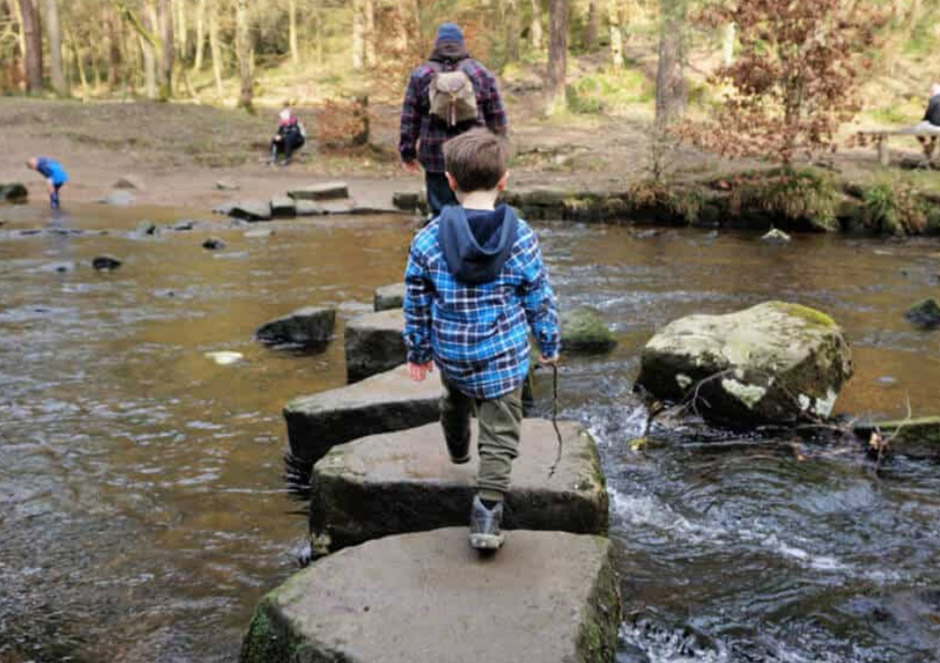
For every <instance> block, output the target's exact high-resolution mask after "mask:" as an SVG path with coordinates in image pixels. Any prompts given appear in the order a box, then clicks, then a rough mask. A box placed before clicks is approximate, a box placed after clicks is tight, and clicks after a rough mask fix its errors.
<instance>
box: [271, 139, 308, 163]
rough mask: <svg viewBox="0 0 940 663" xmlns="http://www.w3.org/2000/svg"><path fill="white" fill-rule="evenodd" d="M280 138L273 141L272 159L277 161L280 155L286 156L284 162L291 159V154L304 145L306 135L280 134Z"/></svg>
mask: <svg viewBox="0 0 940 663" xmlns="http://www.w3.org/2000/svg"><path fill="white" fill-rule="evenodd" d="M279 138H280V140H272V141H271V161H272V162H273V161H277V158H278V157H279V156H282V157H284V163H287V162H289V161H290V158H291V155H292V154H293V153H294V152H295V151H296V150H299V149H300V148H301V147H303V145H304V142H305V141H304V137H303V136H300V135H298V134H285V135H283V136H279Z"/></svg>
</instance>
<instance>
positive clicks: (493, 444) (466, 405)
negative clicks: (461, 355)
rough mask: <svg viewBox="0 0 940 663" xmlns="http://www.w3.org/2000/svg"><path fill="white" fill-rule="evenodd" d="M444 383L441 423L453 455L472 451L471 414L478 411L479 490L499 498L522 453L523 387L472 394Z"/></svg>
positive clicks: (457, 456)
mask: <svg viewBox="0 0 940 663" xmlns="http://www.w3.org/2000/svg"><path fill="white" fill-rule="evenodd" d="M442 382H443V383H444V396H442V397H441V426H442V427H443V428H444V439H445V440H446V441H447V450H448V451H449V452H450V455H451V458H452V459H453V460H455V461H460V460H462V459H463V458H465V457H467V456H468V455H469V452H470V416H471V414H475V415H476V417H477V421H478V423H479V429H480V434H479V436H478V440H477V450H478V452H479V454H480V466H479V468H478V469H477V492H478V493H479V494H480V497H481V498H482V499H484V500H490V501H493V502H498V501H500V500H502V499H503V497H504V496H505V494H506V493H507V492H509V485H510V480H511V476H512V461H513V459H515V458H516V457H517V456H518V455H519V436H520V434H521V432H522V387H519V388H518V389H516V390H515V391H511V392H509V393H508V394H504V395H503V396H500V397H499V398H494V399H491V400H481V399H478V398H471V397H470V396H467V395H466V394H464V393H462V392H460V391H459V390H458V389H457V388H456V387H454V386H453V385H451V384H449V383H448V382H447V380H446V379H443V380H442Z"/></svg>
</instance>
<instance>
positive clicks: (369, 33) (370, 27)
mask: <svg viewBox="0 0 940 663" xmlns="http://www.w3.org/2000/svg"><path fill="white" fill-rule="evenodd" d="M363 9H364V10H365V11H364V15H363V22H364V26H363V27H364V29H363V40H364V42H365V47H364V55H365V62H366V66H367V67H374V66H375V63H376V58H375V2H374V0H364V5H363Z"/></svg>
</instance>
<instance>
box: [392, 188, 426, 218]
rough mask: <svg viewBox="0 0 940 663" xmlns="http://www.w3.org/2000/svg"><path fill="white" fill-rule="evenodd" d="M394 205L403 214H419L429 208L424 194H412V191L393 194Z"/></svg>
mask: <svg viewBox="0 0 940 663" xmlns="http://www.w3.org/2000/svg"><path fill="white" fill-rule="evenodd" d="M392 205H394V206H395V207H396V208H398V209H400V210H402V211H403V212H412V213H415V212H419V211H421V209H422V208H423V207H426V206H427V203H426V202H425V201H424V194H422V193H412V192H410V191H396V192H395V193H393V194H392Z"/></svg>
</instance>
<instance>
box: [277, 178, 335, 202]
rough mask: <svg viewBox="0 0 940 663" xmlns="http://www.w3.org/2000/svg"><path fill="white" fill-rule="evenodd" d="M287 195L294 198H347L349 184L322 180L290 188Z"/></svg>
mask: <svg viewBox="0 0 940 663" xmlns="http://www.w3.org/2000/svg"><path fill="white" fill-rule="evenodd" d="M287 195H288V196H290V197H291V198H294V199H296V200H335V199H337V198H349V186H348V185H347V184H346V183H345V182H324V183H323V184H311V185H310V186H305V187H301V188H299V189H292V190H291V191H288V192H287Z"/></svg>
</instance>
